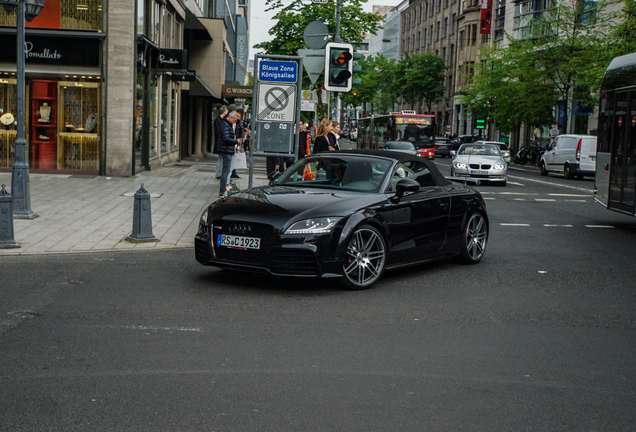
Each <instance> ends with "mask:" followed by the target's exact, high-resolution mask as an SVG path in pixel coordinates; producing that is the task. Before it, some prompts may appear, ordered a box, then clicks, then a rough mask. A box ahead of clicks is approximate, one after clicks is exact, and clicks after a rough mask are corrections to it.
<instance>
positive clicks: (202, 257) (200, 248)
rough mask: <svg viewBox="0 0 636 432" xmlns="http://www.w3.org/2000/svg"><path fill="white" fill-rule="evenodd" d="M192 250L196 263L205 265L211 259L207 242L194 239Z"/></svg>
mask: <svg viewBox="0 0 636 432" xmlns="http://www.w3.org/2000/svg"><path fill="white" fill-rule="evenodd" d="M194 250H195V253H196V257H197V261H199V262H201V263H206V262H208V261H210V260H211V259H212V254H211V253H210V244H209V243H208V242H207V241H205V240H201V239H198V238H195V239H194Z"/></svg>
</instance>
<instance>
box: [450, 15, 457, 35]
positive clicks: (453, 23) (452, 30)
mask: <svg viewBox="0 0 636 432" xmlns="http://www.w3.org/2000/svg"><path fill="white" fill-rule="evenodd" d="M456 24H457V14H453V20H452V21H451V34H455V25H456Z"/></svg>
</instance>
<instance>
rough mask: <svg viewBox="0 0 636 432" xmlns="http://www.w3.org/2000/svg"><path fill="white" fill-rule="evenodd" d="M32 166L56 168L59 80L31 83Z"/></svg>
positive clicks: (36, 167) (35, 167) (34, 81)
mask: <svg viewBox="0 0 636 432" xmlns="http://www.w3.org/2000/svg"><path fill="white" fill-rule="evenodd" d="M31 87H32V91H31V119H32V120H31V145H32V149H33V150H32V152H31V166H32V167H33V168H34V169H55V168H56V160H57V157H56V153H57V81H44V80H33V81H32V83H31Z"/></svg>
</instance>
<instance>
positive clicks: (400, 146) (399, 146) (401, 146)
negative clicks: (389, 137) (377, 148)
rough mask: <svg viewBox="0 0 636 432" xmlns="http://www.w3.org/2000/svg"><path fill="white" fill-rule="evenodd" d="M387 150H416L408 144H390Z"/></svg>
mask: <svg viewBox="0 0 636 432" xmlns="http://www.w3.org/2000/svg"><path fill="white" fill-rule="evenodd" d="M386 148H390V149H398V150H415V147H413V144H411V143H407V142H388V143H386Z"/></svg>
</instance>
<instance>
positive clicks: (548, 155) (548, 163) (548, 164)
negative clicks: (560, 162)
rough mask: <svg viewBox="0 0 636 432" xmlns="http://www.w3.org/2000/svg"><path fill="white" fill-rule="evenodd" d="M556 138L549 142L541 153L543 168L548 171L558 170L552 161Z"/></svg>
mask: <svg viewBox="0 0 636 432" xmlns="http://www.w3.org/2000/svg"><path fill="white" fill-rule="evenodd" d="M557 140H558V139H554V141H552V142H551V143H550V146H549V147H548V149H547V150H546V152H545V153H544V154H543V160H544V161H545V168H546V169H547V170H548V171H555V170H559V171H560V169H559V168H558V167H555V162H554V152H555V149H556V146H557Z"/></svg>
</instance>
